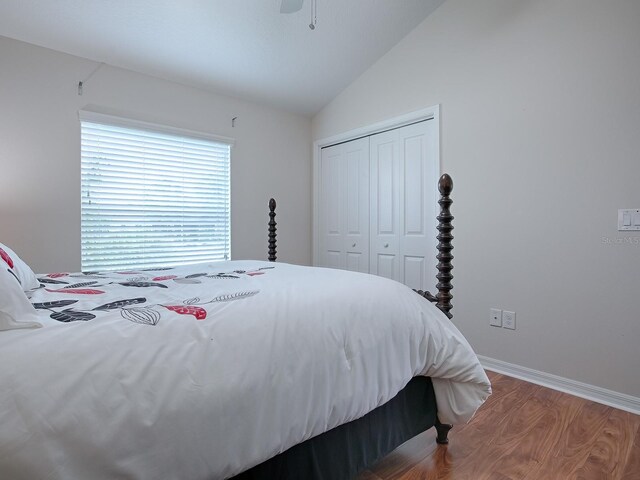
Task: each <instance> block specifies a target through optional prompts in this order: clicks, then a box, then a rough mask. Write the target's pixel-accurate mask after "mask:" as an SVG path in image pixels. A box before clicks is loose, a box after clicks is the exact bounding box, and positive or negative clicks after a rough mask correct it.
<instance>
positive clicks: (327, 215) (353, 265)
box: [318, 138, 369, 273]
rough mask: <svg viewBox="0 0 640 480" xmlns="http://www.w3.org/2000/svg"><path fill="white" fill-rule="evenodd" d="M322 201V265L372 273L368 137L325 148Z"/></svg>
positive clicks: (322, 163) (320, 236) (321, 174)
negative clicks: (370, 260) (370, 258)
mask: <svg viewBox="0 0 640 480" xmlns="http://www.w3.org/2000/svg"><path fill="white" fill-rule="evenodd" d="M318 201H319V210H320V215H319V238H318V241H319V255H318V264H319V266H322V267H331V268H341V269H346V270H351V271H356V272H363V273H368V272H369V139H368V138H361V139H358V140H353V141H351V142H346V143H342V144H339V145H334V146H332V147H326V148H323V149H322V155H321V158H320V185H319V198H318Z"/></svg>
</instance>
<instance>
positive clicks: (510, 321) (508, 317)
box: [502, 310, 516, 330]
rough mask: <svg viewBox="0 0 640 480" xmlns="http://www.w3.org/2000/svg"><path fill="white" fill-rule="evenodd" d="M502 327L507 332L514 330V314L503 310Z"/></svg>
mask: <svg viewBox="0 0 640 480" xmlns="http://www.w3.org/2000/svg"><path fill="white" fill-rule="evenodd" d="M502 326H503V327H504V328H508V329H509V330H515V329H516V312H509V311H508V310H505V311H504V312H502Z"/></svg>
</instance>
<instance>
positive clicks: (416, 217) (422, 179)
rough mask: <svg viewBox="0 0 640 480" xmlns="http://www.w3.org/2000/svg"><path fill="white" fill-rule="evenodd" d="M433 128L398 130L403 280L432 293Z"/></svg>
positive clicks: (424, 124)
mask: <svg viewBox="0 0 640 480" xmlns="http://www.w3.org/2000/svg"><path fill="white" fill-rule="evenodd" d="M433 125H434V124H433V121H431V120H430V121H426V122H421V123H417V124H415V125H409V126H407V127H404V128H401V129H399V130H398V143H399V155H400V158H401V161H400V163H401V174H402V187H401V190H402V204H401V206H400V217H401V219H402V227H401V236H400V251H401V252H402V257H403V260H402V262H401V265H400V277H401V280H400V281H401V282H403V283H404V284H405V285H408V286H409V287H411V288H416V289H421V290H433V286H434V285H435V270H436V269H435V265H436V263H437V260H436V258H435V252H436V240H435V236H436V234H437V231H436V229H435V226H436V220H435V216H436V208H435V207H436V198H437V197H436V192H435V185H436V184H437V175H438V171H439V162H438V161H437V159H436V158H434V155H433V152H434V149H433V141H434V138H433V135H434V134H435V132H434V128H433Z"/></svg>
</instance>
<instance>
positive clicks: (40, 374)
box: [0, 176, 490, 480]
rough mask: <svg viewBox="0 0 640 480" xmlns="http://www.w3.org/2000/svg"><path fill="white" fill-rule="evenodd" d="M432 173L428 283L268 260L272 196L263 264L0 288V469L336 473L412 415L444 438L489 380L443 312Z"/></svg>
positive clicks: (445, 207) (445, 249) (400, 433)
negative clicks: (432, 261) (431, 282)
mask: <svg viewBox="0 0 640 480" xmlns="http://www.w3.org/2000/svg"><path fill="white" fill-rule="evenodd" d="M439 188H440V192H441V194H442V197H441V200H440V205H441V214H440V215H439V217H438V220H439V226H438V229H439V232H440V233H439V236H438V239H439V241H440V244H439V246H438V249H439V253H438V258H439V260H440V263H439V265H438V270H439V274H438V279H439V284H438V287H437V288H438V292H437V294H436V295H432V294H430V293H428V292H417V293H418V294H416V292H413V291H411V290H410V289H409V288H407V287H405V286H403V285H401V284H399V283H397V282H394V281H391V280H387V279H384V278H381V277H375V276H372V275H365V274H359V273H353V272H343V271H336V270H331V269H321V268H313V267H303V266H297V265H289V264H284V263H280V262H276V261H275V260H276V254H277V252H276V223H275V202H270V213H269V215H270V222H269V261H268V262H261V261H231V262H221V263H215V264H200V265H194V266H188V267H176V268H171V269H152V270H134V271H123V272H110V273H102V272H85V273H67V272H61V273H55V274H47V275H40V276H38V277H37V283H38V287H37V288H29V289H27V292H26V295H25V296H24V298H25V299H26V300H25V301H26V303H27V304H28V305H26V304H25V301H23V299H22V297H20V295H19V294H18V293H16V292H14V293H15V295H14V297H12V298H10V299H8V297H6V295H5V294H3V295H5V297H0V311H1V312H2V314H3V315H4V314H6V311H7V309H8V308H9V307H8V306H7V304H8V303H11V306H12V305H13V303H15V302H22V303H21V308H22V310H20V314H14V315H13V316H12V317H11V318H9V319H6V322H5V323H6V328H5V329H4V331H0V362H2V366H3V367H2V369H0V384H1V385H2V389H1V390H0V425H2V428H1V429H0V477H1V478H10V479H15V480H20V479H30V480H31V479H40V478H47V479H49V478H51V479H55V478H60V479H86V478H91V479H96V480H99V479H112V478H133V479H157V478H163V479H173V478H176V479H178V478H179V479H223V478H236V479H258V478H260V479H263V478H265V479H266V478H271V479H275V478H280V479H289V478H291V479H292V478H305V479H318V480H319V479H332V480H339V479H342V478H344V479H348V478H352V477H353V476H354V475H355V474H356V473H357V472H358V471H360V470H362V469H363V468H364V467H366V466H367V465H369V464H371V463H372V462H373V461H375V460H377V459H378V458H380V457H381V456H383V455H385V454H386V453H388V452H390V451H391V450H393V449H394V448H395V447H397V446H398V445H399V444H401V443H403V442H404V441H406V440H407V439H409V438H411V437H412V436H414V435H417V434H418V433H420V432H422V431H424V430H426V429H428V428H431V427H435V428H436V429H437V431H438V442H439V443H446V442H447V432H448V429H449V428H450V424H455V423H462V422H466V421H468V420H469V419H470V418H471V416H472V415H473V414H474V412H475V411H476V409H477V408H478V407H479V406H480V405H481V404H482V402H483V401H484V400H485V399H486V398H487V396H488V395H489V394H490V384H489V381H488V379H487V377H486V375H485V374H484V371H483V370H482V368H481V366H480V365H479V363H478V360H477V358H476V356H475V354H474V353H473V351H472V349H471V347H470V346H469V344H468V343H467V342H466V340H465V339H464V337H463V336H462V335H461V334H460V332H459V331H458V330H457V329H456V328H455V326H454V325H453V324H452V323H451V322H450V320H449V318H450V316H451V312H450V310H451V298H452V297H451V293H450V290H451V288H452V287H451V278H452V276H451V268H452V266H451V259H452V258H453V257H452V255H451V249H452V246H451V239H452V235H451V229H452V228H453V227H452V226H451V220H452V216H451V214H450V212H449V206H450V204H451V200H450V193H451V188H452V182H451V179H450V177H448V176H443V178H442V179H441V180H440V184H439ZM0 250H2V249H0ZM2 251H4V250H2ZM0 253H2V252H0ZM5 257H6V258H5ZM3 260H4V261H5V262H6V265H4V266H3V267H4V268H3V274H4V275H5V277H3V282H5V283H6V285H9V283H8V282H9V280H13V278H9V277H8V276H7V275H9V273H10V274H11V275H12V276H13V277H15V278H16V279H18V280H19V283H21V284H22V285H25V283H26V282H27V280H21V278H20V275H19V273H20V272H15V273H14V270H16V267H15V263H14V262H15V261H16V259H15V254H14V253H13V252H11V255H7V254H6V252H5V254H4V255H3ZM8 260H9V261H8ZM10 263H11V264H12V265H14V266H11V265H10ZM5 269H6V270H7V271H8V272H9V273H4V270H5ZM3 287H4V285H3ZM12 288H13V287H12ZM18 297H20V298H18ZM448 317H449V318H448ZM1 320H2V318H0V321H1Z"/></svg>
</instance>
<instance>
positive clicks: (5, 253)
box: [0, 243, 40, 292]
mask: <svg viewBox="0 0 640 480" xmlns="http://www.w3.org/2000/svg"><path fill="white" fill-rule="evenodd" d="M0 259H1V260H0V267H2V268H4V267H6V266H8V267H9V268H10V269H11V272H12V273H13V274H14V275H15V276H16V278H17V279H18V281H19V282H20V285H22V290H23V291H25V292H27V291H29V290H33V289H34V288H38V287H39V286H40V282H38V278H37V277H36V274H35V273H33V270H31V268H29V265H27V264H26V263H24V262H23V261H22V260H21V259H20V257H19V256H18V255H17V254H16V252H14V251H13V250H11V249H10V248H9V247H7V246H6V245H3V244H2V243H0Z"/></svg>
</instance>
